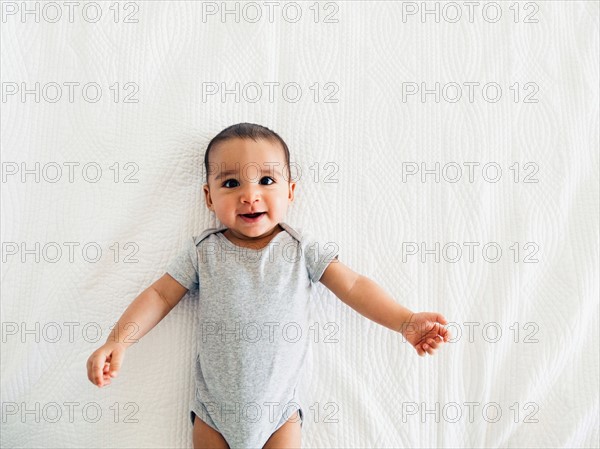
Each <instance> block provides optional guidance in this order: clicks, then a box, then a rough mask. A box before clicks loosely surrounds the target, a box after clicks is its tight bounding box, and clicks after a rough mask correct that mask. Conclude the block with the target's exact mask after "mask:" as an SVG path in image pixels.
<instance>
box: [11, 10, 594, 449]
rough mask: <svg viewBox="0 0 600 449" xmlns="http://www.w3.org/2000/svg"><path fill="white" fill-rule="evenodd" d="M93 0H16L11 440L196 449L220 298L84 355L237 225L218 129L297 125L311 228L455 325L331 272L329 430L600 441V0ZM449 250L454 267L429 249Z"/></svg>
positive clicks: (320, 417)
mask: <svg viewBox="0 0 600 449" xmlns="http://www.w3.org/2000/svg"><path fill="white" fill-rule="evenodd" d="M76 3H77V4H76V6H75V7H74V10H73V16H72V20H70V17H69V9H68V6H67V5H65V4H64V2H58V3H56V4H54V5H57V6H54V5H51V6H47V5H46V3H38V2H27V3H21V2H3V3H2V11H3V17H2V23H1V27H2V32H1V38H2V44H1V56H2V60H1V77H2V93H3V97H2V103H1V108H2V119H1V126H2V129H1V131H2V141H1V148H2V176H3V178H2V184H1V187H2V242H3V251H2V254H3V266H2V307H1V314H2V317H1V320H2V354H1V355H2V361H1V362H2V363H1V365H2V372H1V374H2V398H1V399H2V423H1V425H2V431H1V435H2V437H1V438H2V446H3V447H105V448H109V447H121V448H126V447H131V448H133V447H136V448H142V447H192V440H191V430H192V426H191V423H190V420H189V409H188V401H189V398H190V397H191V395H192V394H193V383H192V380H193V377H192V362H193V355H192V354H193V350H194V344H193V341H194V321H193V305H194V300H195V299H196V300H197V296H196V297H193V296H192V295H188V296H187V297H186V298H184V299H183V300H182V302H181V303H180V304H179V305H178V306H177V308H176V309H175V310H174V311H173V312H172V313H171V314H170V315H169V316H167V318H165V319H164V320H163V321H162V322H161V323H160V324H159V325H158V326H157V327H156V328H155V329H154V330H152V331H151V332H150V333H149V334H148V335H147V336H146V337H144V338H143V339H142V340H141V341H140V342H139V343H137V344H135V345H132V346H131V348H130V349H129V350H128V351H127V353H126V356H125V361H124V366H123V368H122V370H121V373H120V375H119V377H118V378H117V379H115V380H113V383H112V385H111V386H109V387H107V388H104V389H99V388H97V387H95V386H93V385H92V384H91V383H90V382H89V381H88V379H87V376H86V369H85V363H86V360H87V358H88V357H89V355H90V354H91V353H92V352H93V351H94V350H95V349H96V348H97V347H99V346H100V345H101V344H102V343H103V342H104V341H105V340H106V337H108V333H109V332H110V326H112V325H113V324H114V323H115V322H116V320H117V319H118V318H119V316H120V315H121V313H122V312H123V311H124V310H125V308H126V307H127V306H128V305H129V304H130V302H131V301H132V300H133V299H134V298H135V297H136V296H137V295H138V294H139V293H140V292H141V291H143V290H144V289H145V288H146V287H147V286H148V285H149V284H150V283H151V282H153V281H154V280H156V279H157V278H158V277H160V276H161V275H162V274H163V273H164V268H165V266H166V264H167V263H168V261H169V260H170V259H171V258H172V257H173V256H175V255H176V254H177V253H178V252H179V249H180V248H181V245H182V244H183V241H184V239H185V238H187V237H188V236H189V235H192V234H194V235H197V234H199V233H200V232H201V231H202V230H204V229H205V228H207V227H212V226H215V225H216V224H217V223H216V221H215V219H214V217H213V216H212V215H211V213H210V212H209V211H208V209H207V208H206V206H205V204H204V198H203V195H202V183H203V182H204V181H203V176H204V170H203V168H202V161H203V155H204V150H205V149H206V145H207V144H208V141H209V140H210V139H211V138H212V137H213V136H214V135H216V134H217V133H218V132H219V131H220V130H222V129H223V128H225V127H227V126H229V125H231V124H234V123H238V122H253V123H259V124H262V125H264V126H268V127H269V128H271V129H273V130H275V131H276V132H278V133H279V134H280V135H281V136H282V137H283V138H284V139H285V140H286V142H287V143H288V145H289V147H290V151H291V153H292V161H295V162H296V163H297V164H298V166H300V168H301V170H302V172H301V176H300V179H299V180H298V187H297V189H296V192H297V198H296V201H295V203H294V204H293V205H292V206H291V209H290V210H289V213H288V217H287V219H286V221H287V222H288V223H289V224H291V225H292V226H296V227H299V228H302V229H306V230H309V231H311V232H314V233H316V234H319V235H321V236H323V237H324V238H327V239H328V240H329V241H334V242H336V243H337V244H338V245H339V247H340V260H342V261H343V262H344V263H346V264H347V265H349V266H350V267H351V268H352V269H354V270H355V271H357V272H359V273H361V274H363V275H365V276H368V277H370V278H371V279H373V280H375V281H376V282H377V283H379V284H380V285H381V286H382V287H383V288H384V289H386V291H388V292H389V293H390V294H391V295H392V296H393V297H394V298H395V300H396V301H398V302H399V303H401V304H403V305H405V306H406V307H408V308H410V309H411V310H414V311H439V312H441V313H443V314H444V316H446V318H447V319H448V320H449V321H451V322H452V323H453V324H452V327H451V331H452V332H453V334H454V336H455V339H454V341H453V342H452V343H448V344H446V345H445V346H443V347H442V348H441V349H440V350H438V353H437V354H436V355H435V356H434V357H431V356H427V357H423V358H420V357H418V356H417V354H416V352H415V351H414V349H413V348H412V347H411V346H410V345H409V344H408V343H406V342H405V341H404V340H403V339H402V337H401V336H400V334H398V333H395V332H393V331H391V330H389V329H387V328H384V327H382V326H379V325H377V324H375V323H373V322H371V321H369V320H368V319H366V318H364V317H362V316H361V315H359V314H357V313H356V312H355V311H353V310H352V309H350V308H348V307H347V306H346V305H345V304H343V303H342V302H341V301H339V300H338V299H337V298H336V297H335V296H333V295H332V294H331V293H330V292H329V291H328V290H326V289H325V288H324V287H323V286H322V285H319V286H318V290H317V295H316V297H315V301H314V308H313V310H312V314H313V318H314V321H315V323H316V325H317V326H318V327H319V328H320V329H321V331H322V332H321V333H320V335H319V338H318V342H316V343H314V344H313V345H311V356H310V364H309V365H307V367H306V371H305V382H304V384H303V385H304V396H303V397H304V399H305V402H306V403H308V404H310V405H311V407H310V409H307V410H305V417H306V421H305V424H304V428H303V446H304V447H436V446H437V447H597V446H598V445H599V440H598V439H599V417H598V414H599V406H598V402H599V401H598V377H599V357H598V354H599V347H598V337H599V335H598V324H599V323H598V296H599V294H598V293H599V292H598V268H599V267H598V225H599V221H598V145H599V142H598V117H599V114H598V108H599V97H598V85H599V72H598V71H599V62H598V61H599V60H598V55H599V53H600V51H599V43H598V29H599V5H598V2H592V1H589V2H586V1H579V2H561V1H552V2H530V3H525V2H521V3H514V2H499V3H494V4H491V5H490V4H489V2H476V3H475V5H474V6H473V8H474V9H473V10H470V9H469V6H467V5H465V3H464V2H457V3H453V4H447V3H438V2H428V3H427V4H425V5H424V4H422V3H421V2H415V3H413V2H369V3H368V4H367V2H338V3H333V2H330V3H326V2H321V3H320V4H316V5H315V4H313V3H312V2H303V3H298V4H296V5H295V6H294V5H292V6H287V4H286V3H281V2H275V3H274V6H273V16H272V20H269V9H268V5H267V4H265V3H263V2H258V3H255V4H250V5H247V4H245V3H235V2H229V3H228V4H227V8H228V9H230V10H235V8H236V4H237V8H238V11H239V14H238V15H237V21H236V14H228V15H226V16H225V17H222V16H221V15H220V12H221V9H222V8H223V7H224V6H223V5H222V4H221V2H215V3H211V2H196V3H193V2H179V1H173V2H158V1H157V2H131V3H128V4H127V3H125V2H121V3H119V4H113V3H112V2H98V3H97V4H94V5H91V6H90V5H89V4H88V3H86V2H76ZM36 4H37V5H38V6H37V8H38V10H39V13H37V14H26V15H25V16H23V15H22V10H23V8H28V9H30V10H35V8H36ZM111 5H113V6H111ZM257 7H258V9H257ZM15 8H16V9H15ZM215 8H216V10H217V12H216V14H209V12H210V11H213V10H214V9H215ZM423 8H427V9H429V10H431V11H436V10H437V11H438V13H431V14H425V16H423V15H422V14H421V13H422V10H423ZM13 11H14V12H15V14H11V12H13ZM117 11H118V12H119V15H118V17H117V16H115V12H117ZM298 11H300V12H301V14H302V15H301V17H300V18H299V19H298V20H295V17H296V14H297V12H298ZM316 11H318V12H319V15H318V17H317V16H316V15H315V12H316ZM58 12H60V13H61V16H60V17H58V16H57V13H58ZM99 12H101V14H102V15H101V16H100V17H98V20H97V21H95V20H96V17H97V14H98V13H99ZM203 12H204V13H203ZM257 12H260V14H261V16H260V17H259V18H257V20H254V18H255V17H257ZM498 12H501V14H502V15H501V16H500V17H498V16H497V14H498ZM516 12H518V13H519V14H518V16H517V15H516ZM457 13H460V17H458V16H457ZM436 14H437V19H438V20H437V21H436ZM36 18H37V19H38V21H36ZM55 18H56V19H55ZM115 19H116V21H115ZM126 19H127V20H126ZM35 83H39V87H38V88H36V84H35ZM65 83H79V84H78V85H76V84H65ZM88 83H90V84H89V85H88ZM95 83H96V84H95ZM117 83H118V84H117ZM128 83H130V84H128ZM236 83H239V84H237V86H239V96H238V97H237V98H236V95H235V89H236ZM268 83H279V85H273V86H274V96H273V98H269V89H268V86H269V84H268ZM328 83H329V84H328ZM436 83H439V84H438V86H439V88H438V95H439V96H438V98H437V100H438V101H436V95H435V89H436ZM465 83H475V84H465ZM477 83H478V84H477ZM515 83H518V84H515ZM528 83H529V84H528ZM69 85H72V86H73V98H72V101H70V100H69V88H68V86H69ZM86 85H87V90H85V92H84V90H83V87H84V86H86ZM56 86H58V87H59V88H60V89H61V90H60V93H61V95H62V96H61V97H60V98H57V92H59V91H57V89H56ZM94 86H99V88H100V90H99V91H98V92H100V94H101V95H100V97H99V98H98V99H97V101H95V102H94V97H95V96H96V95H97V93H96V92H97V91H96V90H95V89H94ZM215 86H216V87H217V88H218V89H219V90H218V91H217V93H216V94H214V95H209V94H208V93H209V92H213V91H211V90H209V89H211V88H213V87H215ZM256 86H258V87H259V88H261V90H260V91H257V90H256ZM298 86H299V87H300V89H301V90H300V91H298V90H297V89H296V87H298ZM457 86H458V87H459V88H460V89H461V90H460V91H457V89H456V87H457ZM468 86H474V87H473V97H472V99H470V98H469V90H468ZM284 87H285V88H286V89H287V90H284V89H283V88H284ZM414 87H416V88H418V89H419V91H418V92H417V93H416V94H414V95H409V94H408V93H409V92H412V91H411V90H410V89H412V88H414ZM483 87H485V90H484V89H483ZM498 87H499V88H500V90H498V89H497V88H498ZM15 89H17V90H15ZM24 89H26V90H29V91H30V92H32V93H29V94H25V95H22V94H23V90H24ZM423 89H427V90H428V91H429V92H430V93H429V94H426V95H425V96H424V97H422V96H421V93H422V90H423ZM36 90H37V94H36ZM225 90H227V91H228V92H230V93H229V94H227V95H225V96H224V97H222V95H221V94H222V93H223V92H224V91H225ZM258 92H259V93H260V94H261V96H260V98H257V93H258ZM298 93H300V95H298ZM116 94H118V96H117V95H116ZM317 94H318V96H317ZM36 95H38V96H37V98H36ZM86 95H87V96H86ZM127 95H130V96H129V97H128V98H127V101H126V96H127ZM36 100H37V101H36ZM36 163H39V168H37V169H36ZM69 163H73V164H78V165H73V166H74V167H75V168H74V171H73V182H70V181H69V170H68V165H66V164H69ZM117 163H118V167H119V172H118V173H119V178H118V180H117V182H115V181H116V180H115V175H116V165H115V164H117ZM128 163H130V165H126V164H128ZM422 163H423V164H425V165H423V166H422V165H421V164H422ZM465 163H467V164H468V163H473V164H475V163H478V164H479V165H472V166H473V167H475V169H474V172H473V177H472V182H471V181H470V179H469V172H468V170H467V168H468V165H465ZM515 163H518V170H517V166H516V165H514V164H515ZM528 163H529V164H530V165H527V166H526V165H525V164H528ZM85 164H90V165H88V166H86V170H87V171H86V170H84V169H83V167H84V166H85ZM436 164H439V171H438V173H439V182H436V179H435V172H432V173H430V174H429V175H426V176H425V179H424V181H423V179H422V178H421V176H420V175H421V169H422V168H425V169H428V170H434V169H435V167H436ZM486 164H489V165H487V166H486ZM457 166H458V167H459V168H462V177H461V178H460V179H456V180H455V179H454V178H456V175H457V172H456V167H457ZM484 166H486V169H485V171H484V170H482V168H483V167H484ZM56 167H60V168H62V173H61V176H60V178H59V179H55V178H56V177H57V171H56ZM95 167H100V168H101V170H102V172H101V174H100V176H99V177H98V179H97V181H96V182H93V181H95V180H94V179H93V178H94V177H96V171H95V169H94V168H95ZM110 167H112V169H111V168H110ZM414 167H417V168H418V169H419V172H418V173H417V174H415V175H410V176H409V175H407V172H406V171H407V170H408V169H411V168H414ZM495 167H500V169H501V172H498V173H497V172H496V171H495ZM511 167H512V168H511ZM24 169H25V170H31V171H30V172H29V174H26V175H25V177H24V178H22V176H21V175H22V173H23V170H24ZM534 172H535V173H534ZM517 173H518V174H519V178H518V182H515V181H516V179H515V176H516V174H517ZM36 174H39V179H36ZM126 175H131V176H130V177H129V178H128V179H125V176H126ZM403 175H405V176H404V178H403ZM527 175H529V177H528V178H527V180H528V181H534V180H535V181H537V182H525V177H526V176H527ZM85 176H89V177H88V178H87V179H86V178H85ZM53 181H55V182H53ZM126 181H136V182H126ZM452 181H456V182H452ZM493 181H495V182H493ZM68 242H75V243H73V245H78V246H75V247H74V248H75V251H74V255H73V257H72V261H71V260H70V257H69V251H68V249H69V246H68V245H69V243H68ZM465 242H467V245H465ZM469 242H472V243H469ZM86 244H87V245H88V246H87V247H86V248H88V250H89V252H88V253H87V254H88V259H87V260H86V258H85V257H84V256H85V254H86V253H82V248H83V247H84V246H85V245H86ZM413 244H414V245H416V246H413ZM421 244H423V245H424V246H423V248H421ZM436 244H439V253H438V254H437V255H438V256H439V262H436V261H435V257H436V254H428V253H424V254H423V252H422V249H424V250H434V249H435V248H436ZM486 244H490V245H488V246H487V247H486V248H488V249H487V251H489V252H483V251H482V248H483V247H484V245H486ZM22 245H24V246H22ZM36 245H39V246H38V248H39V251H35V248H36ZM468 245H473V246H472V247H473V248H474V249H475V251H474V253H473V259H472V260H471V259H469V251H468V249H469V246H468ZM57 247H58V248H60V249H61V250H62V254H59V255H58V256H57V252H56V248H57ZM94 247H99V248H101V250H102V254H101V257H100V258H99V260H98V261H96V262H92V261H90V260H91V258H93V257H94V256H95V251H94ZM15 248H16V249H15ZM44 248H46V250H44ZM111 248H112V249H111ZM116 248H118V249H119V251H118V254H116V251H115V249H116ZM411 248H418V249H419V251H418V252H417V253H416V254H414V255H413V254H409V253H410V251H409V249H411ZM444 248H445V249H444ZM457 248H459V249H461V250H462V253H460V254H457V253H456V249H457ZM495 248H500V249H501V251H502V252H501V254H499V257H498V260H496V261H492V259H491V258H493V257H496V253H495V251H494V249H495ZM29 249H33V252H31V253H26V252H25V251H23V250H29ZM517 249H518V253H517ZM36 253H37V255H38V256H39V260H38V261H36V260H35V257H36ZM128 255H129V256H132V258H133V260H134V261H133V263H131V260H130V263H125V262H124V259H125V258H126V257H127V256H128ZM422 256H425V261H424V262H423V261H422V259H421V257H422ZM484 256H485V257H484ZM486 257H487V259H486ZM23 258H24V261H23ZM55 258H56V260H53V259H55ZM526 258H527V259H528V260H529V263H527V262H525V260H524V259H526ZM115 259H116V260H115ZM451 260H454V261H451ZM534 260H537V262H533V261H534ZM196 295H197V293H196ZM53 323H54V324H53ZM69 323H75V324H69ZM326 323H334V326H335V328H336V329H337V334H336V335H335V339H336V342H334V343H326V342H325V341H324V340H325V336H326V335H327V333H328V331H329V328H327V327H326ZM36 326H37V327H36ZM70 329H72V330H73V334H72V335H70V334H69V330H70ZM84 329H85V330H84ZM98 329H99V330H100V331H101V335H100V336H99V339H98V340H97V341H96V338H95V335H96V331H97V330H98ZM57 331H58V332H60V334H57ZM498 331H500V332H501V333H500V334H497V332H498ZM36 340H37V341H36ZM69 403H74V404H72V405H71V406H70V405H69ZM470 403H474V404H473V405H472V408H470V407H471V406H469V404H470ZM70 407H71V409H72V410H74V415H73V418H72V419H70V416H69V409H70ZM436 407H437V408H436ZM36 408H37V411H36ZM97 410H99V411H100V412H101V413H102V415H101V416H100V417H99V418H98V419H97V420H96V419H95V415H96V411H97ZM436 410H437V413H438V414H437V416H436V413H435V412H436ZM27 411H31V413H27ZM117 411H118V414H117V413H116V412H117ZM431 411H432V413H427V412H431ZM470 411H472V413H470ZM57 412H59V413H60V414H59V415H57ZM498 412H500V413H501V415H498ZM457 413H458V415H457ZM128 418H129V419H128ZM129 420H137V422H126V421H129ZM52 421H55V422H52ZM115 421H116V422H115Z"/></svg>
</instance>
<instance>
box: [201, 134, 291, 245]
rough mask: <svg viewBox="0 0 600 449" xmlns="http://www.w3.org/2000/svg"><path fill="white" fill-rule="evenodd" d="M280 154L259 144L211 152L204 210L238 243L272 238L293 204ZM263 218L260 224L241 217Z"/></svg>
mask: <svg viewBox="0 0 600 449" xmlns="http://www.w3.org/2000/svg"><path fill="white" fill-rule="evenodd" d="M285 170H286V167H285V156H284V152H283V148H281V145H280V144H279V143H277V142H271V141H268V140H264V139H260V140H258V141H257V142H255V141H254V140H252V139H239V138H235V139H229V140H227V141H225V142H221V143H219V144H218V145H216V146H215V147H213V148H212V149H211V151H210V155H209V176H208V184H205V185H204V194H205V197H206V205H207V207H208V208H209V209H210V210H212V211H213V212H215V214H216V216H217V218H218V219H219V221H220V222H221V223H222V224H223V226H225V227H227V228H228V229H229V230H230V232H231V233H232V234H233V235H234V236H235V237H237V238H239V239H245V240H255V239H260V238H261V237H263V236H266V235H268V234H270V233H271V232H272V231H273V228H274V227H275V226H277V224H278V223H280V222H282V221H284V218H285V215H286V212H287V208H288V205H289V204H290V203H291V202H292V201H293V199H294V188H295V187H296V184H295V183H289V182H288V180H289V173H288V172H287V171H285ZM254 212H263V213H262V214H261V215H260V216H259V217H258V218H254V219H253V218H248V217H244V214H250V213H254Z"/></svg>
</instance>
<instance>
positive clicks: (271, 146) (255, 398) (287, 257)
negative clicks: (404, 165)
mask: <svg viewBox="0 0 600 449" xmlns="http://www.w3.org/2000/svg"><path fill="white" fill-rule="evenodd" d="M204 164H205V168H206V184H205V185H204V194H205V199H206V205H207V206H208V208H209V209H210V210H211V211H213V212H214V213H215V214H216V217H217V218H218V219H219V221H220V222H221V223H222V226H221V227H219V228H210V229H207V230H205V231H204V232H202V233H201V234H200V235H199V236H195V237H193V238H190V239H188V240H187V241H186V246H185V248H184V249H183V250H182V251H181V252H180V253H179V254H178V255H177V257H175V258H173V259H172V260H171V261H170V263H169V264H168V266H167V268H166V270H165V271H166V272H165V274H164V275H163V276H162V277H160V278H159V279H158V280H156V281H155V282H154V283H153V284H152V285H151V286H150V287H148V288H147V289H146V290H144V291H143V292H142V293H141V294H140V295H139V296H138V297H137V298H135V300H134V301H133V302H132V303H131V305H130V306H129V307H128V308H127V310H125V312H124V313H123V315H122V316H121V318H120V319H119V321H118V323H117V325H116V326H115V328H114V329H113V331H112V332H111V334H110V335H109V337H108V340H107V342H106V343H105V344H104V345H103V346H102V347H100V348H99V349H97V350H96V351H95V352H94V353H93V354H92V355H91V356H90V358H89V359H88V361H87V372H88V378H89V380H90V381H91V382H92V383H93V384H94V385H97V386H98V387H103V386H105V385H110V380H111V378H112V377H116V376H117V373H118V371H119V370H120V368H121V364H122V362H123V358H124V355H125V349H126V348H127V347H129V346H130V345H131V344H132V343H133V342H135V341H137V340H131V339H130V338H129V337H130V334H131V331H128V329H129V328H130V327H133V328H134V329H135V337H136V339H139V338H141V337H143V336H144V335H145V334H146V333H148V332H149V331H150V330H151V329H152V328H153V327H154V326H156V325H157V324H158V323H159V322H160V321H161V320H162V319H163V318H164V317H165V316H166V315H167V314H168V313H169V312H170V311H171V310H172V309H173V308H174V307H175V306H176V305H177V304H178V303H179V301H180V300H181V298H183V296H184V295H185V294H186V293H187V292H188V291H189V290H193V289H196V288H197V289H198V303H197V307H198V313H197V316H196V319H197V330H198V335H197V338H198V346H199V350H198V352H197V354H195V396H194V399H193V400H192V402H191V404H190V418H191V422H192V424H193V432H192V434H193V444H194V448H196V449H198V448H228V447H231V448H233V447H236V448H237V447H243V448H263V447H264V448H275V447H277V448H299V447H301V428H302V423H303V420H304V413H305V411H304V410H305V409H306V407H303V406H302V401H301V398H299V397H298V393H297V386H298V385H299V381H300V379H301V375H302V372H303V362H304V361H305V358H306V354H307V349H308V343H309V337H308V334H309V331H310V328H311V326H310V323H309V316H308V310H309V305H310V304H309V299H310V296H311V289H312V288H314V285H315V284H316V283H317V282H321V283H322V284H323V285H324V286H325V287H327V288H328V289H329V290H331V292H333V294H335V296H337V297H338V298H339V299H341V300H342V301H343V302H345V303H346V304H347V305H349V306H350V307H352V308H353V309H354V310H356V311H357V312H358V313H360V314H362V315H364V316H365V317H367V318H369V319H370V320H372V321H374V322H376V323H378V324H380V325H382V326H385V327H387V328H389V329H392V330H394V331H397V332H399V333H401V334H402V335H403V336H404V338H405V339H406V340H407V341H408V342H409V343H410V344H411V345H412V346H413V347H414V348H415V349H416V351H417V353H418V354H419V355H420V356H424V355H425V354H430V355H433V354H434V353H435V350H436V349H437V348H439V347H440V345H442V343H444V342H447V341H448V340H449V339H450V338H451V335H450V333H449V331H448V330H447V329H446V328H445V327H443V326H442V325H443V324H447V321H446V319H445V318H444V317H443V316H442V315H440V314H438V313H432V312H421V313H413V312H411V311H410V310H408V309H406V308H405V307H402V306H401V305H400V304H398V303H397V302H395V301H394V299H393V298H392V297H391V296H390V295H388V294H387V293H386V292H385V291H384V290H383V289H382V288H381V287H380V286H379V285H377V284H376V283H375V282H373V281H372V280H371V279H369V278H367V277H365V276H362V275H360V274H358V273H355V272H354V271H352V270H351V269H350V268H348V267H347V266H346V265H344V264H343V263H342V262H340V261H339V259H338V249H337V245H335V244H334V243H333V242H323V241H322V240H320V239H319V238H315V237H313V236H312V235H310V234H308V233H304V232H299V230H297V229H295V228H293V227H291V226H289V225H288V224H287V223H286V222H285V221H284V220H285V216H286V212H287V208H288V205H289V204H290V203H291V202H292V201H293V200H294V190H295V187H296V184H295V183H294V182H291V179H290V155H289V150H288V147H287V145H286V143H285V142H284V141H283V139H282V138H281V137H280V136H279V135H278V134H277V133H275V132H273V131H271V130H270V129H268V128H265V127H262V126H260V125H256V124H250V123H240V124H237V125H233V126H230V127H228V128H226V129H224V130H223V131H221V132H220V133H219V134H218V135H217V136H215V137H214V138H213V139H212V140H211V142H210V143H209V144H208V147H207V149H206V153H205V156H204ZM317 237H318V236H317Z"/></svg>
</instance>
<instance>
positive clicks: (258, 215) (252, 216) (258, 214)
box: [241, 212, 265, 218]
mask: <svg viewBox="0 0 600 449" xmlns="http://www.w3.org/2000/svg"><path fill="white" fill-rule="evenodd" d="M264 213H265V212H257V213H255V214H241V215H242V217H247V218H256V217H260V216H261V215H262V214H264Z"/></svg>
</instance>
